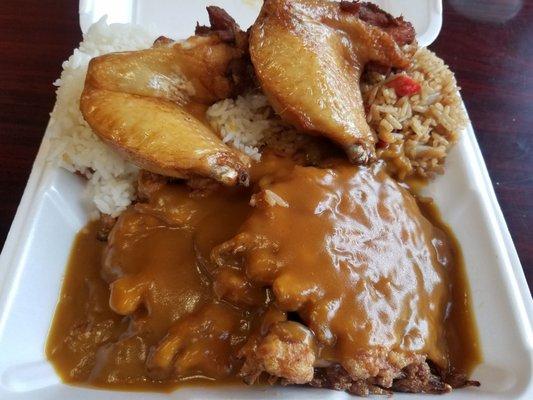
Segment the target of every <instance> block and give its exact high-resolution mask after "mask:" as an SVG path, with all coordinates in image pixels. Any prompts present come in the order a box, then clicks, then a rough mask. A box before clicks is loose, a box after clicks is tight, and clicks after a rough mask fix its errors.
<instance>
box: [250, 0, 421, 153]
mask: <svg viewBox="0 0 533 400" xmlns="http://www.w3.org/2000/svg"><path fill="white" fill-rule="evenodd" d="M413 39H414V31H413V29H412V27H411V26H410V25H409V24H407V23H405V22H403V20H401V19H394V18H392V17H391V16H389V15H388V14H386V13H384V12H383V11H381V10H379V9H377V8H373V7H371V6H370V5H368V4H366V3H362V4H360V3H358V2H354V3H349V2H342V3H338V2H333V1H323V0H296V1H292V0H266V1H265V2H264V4H263V8H262V10H261V13H260V15H259V17H258V19H257V21H256V22H255V23H254V25H253V26H252V29H251V33H250V55H251V59H252V63H253V65H254V68H255V72H256V74H257V77H258V79H259V82H260V83H261V86H262V89H263V91H264V92H265V94H266V95H267V97H268V99H269V101H270V103H271V104H272V106H273V107H274V109H275V110H276V112H277V113H278V114H279V115H280V116H281V117H282V118H283V119H284V120H286V121H287V122H289V123H290V124H292V125H294V126H295V127H297V128H298V129H300V130H302V131H303V132H306V133H308V134H311V135H322V136H326V137H328V138H330V139H332V140H333V141H335V142H336V143H338V144H339V145H341V146H342V147H343V148H344V150H345V151H346V153H347V155H348V157H349V158H350V160H351V161H352V162H354V163H359V164H364V163H367V162H369V161H370V160H372V159H373V157H374V144H375V138H374V134H373V132H372V130H371V129H370V127H369V126H368V124H367V122H366V116H365V111H364V107H363V101H362V98H361V92H360V89H359V80H360V77H361V74H362V72H363V70H364V67H365V65H366V64H367V63H369V62H372V63H373V64H378V65H381V66H387V67H394V68H405V67H407V66H408V65H409V57H408V55H407V54H405V53H404V51H403V50H402V49H401V48H400V45H399V43H400V44H405V43H406V42H409V41H412V40H413Z"/></svg>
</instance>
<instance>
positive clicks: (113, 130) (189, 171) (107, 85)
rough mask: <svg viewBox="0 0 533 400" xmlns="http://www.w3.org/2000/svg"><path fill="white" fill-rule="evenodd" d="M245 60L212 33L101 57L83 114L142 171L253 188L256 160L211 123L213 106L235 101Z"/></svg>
mask: <svg viewBox="0 0 533 400" xmlns="http://www.w3.org/2000/svg"><path fill="white" fill-rule="evenodd" d="M243 54H244V51H243V50H242V49H241V48H239V46H237V45H235V43H228V42H227V41H225V40H223V39H222V38H221V37H220V36H219V35H217V34H216V33H210V34H207V35H205V36H193V37H191V38H189V39H188V40H186V41H185V42H173V41H171V40H170V39H166V38H160V39H158V40H157V41H156V42H155V44H154V46H153V47H152V48H150V49H147V50H141V51H133V52H123V53H112V54H106V55H103V56H100V57H97V58H95V59H93V60H91V62H90V64H89V69H88V71H87V78H86V81H85V88H84V91H83V93H82V96H81V100H80V109H81V112H82V114H83V117H84V118H85V120H86V121H87V123H88V124H89V125H90V126H91V128H92V129H93V130H94V132H95V133H96V134H97V135H98V136H99V137H100V138H101V139H102V140H104V141H105V142H106V143H108V144H109V145H111V146H112V147H113V148H115V149H116V150H117V151H119V152H121V153H122V154H124V155H125V156H126V157H127V158H128V159H129V160H130V161H132V162H133V163H135V164H137V165H138V166H139V167H141V168H144V169H146V170H149V171H151V172H154V173H158V174H162V175H165V176H170V177H176V178H190V177H192V176H198V175H199V176H205V177H210V178H213V179H215V180H217V181H219V182H222V183H224V184H227V185H233V184H236V183H246V182H247V180H248V173H247V169H248V165H249V160H248V158H247V157H246V156H244V155H242V154H240V153H239V152H237V151H236V150H233V149H231V148H229V147H228V146H227V145H225V144H224V143H223V142H222V140H221V139H220V138H219V137H218V136H217V135H216V133H215V132H213V131H212V130H211V128H210V127H209V126H208V125H206V124H205V123H204V122H203V114H204V111H205V109H206V108H207V107H208V106H210V105H211V104H213V103H214V102H216V101H218V100H220V99H224V98H227V97H230V96H231V95H233V92H234V90H235V84H234V81H233V80H232V78H231V66H232V65H234V64H235V63H236V62H238V61H239V60H240V59H241V58H242V57H243ZM147 116H149V118H147Z"/></svg>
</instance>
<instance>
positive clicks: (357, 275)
mask: <svg viewBox="0 0 533 400" xmlns="http://www.w3.org/2000/svg"><path fill="white" fill-rule="evenodd" d="M252 176H253V177H254V183H253V185H252V187H250V188H224V187H222V186H219V185H217V184H215V185H213V184H211V183H206V182H205V181H202V182H197V183H189V185H187V184H184V183H180V182H169V181H168V179H167V178H164V177H159V176H157V175H154V174H149V173H143V174H141V179H140V181H139V188H138V193H139V201H138V202H137V203H136V204H135V205H133V206H130V208H129V209H128V210H126V211H125V212H124V213H123V214H122V215H121V216H120V217H119V218H118V220H117V221H116V223H115V224H114V226H113V228H112V229H111V232H110V234H109V236H108V238H107V242H106V243H104V244H98V241H97V240H96V238H95V236H96V235H95V228H94V227H93V228H90V232H91V233H90V235H92V236H90V235H89V234H85V235H83V234H82V237H83V238H84V239H83V240H82V241H81V242H78V244H77V245H76V246H75V250H74V252H73V258H72V259H71V265H70V267H69V273H68V275H67V277H66V280H65V285H64V288H63V293H62V296H61V298H62V300H61V301H60V304H59V306H58V309H57V311H56V317H55V320H54V326H53V327H52V331H51V335H50V339H49V341H48V347H47V354H48V357H49V358H50V359H51V360H52V362H53V363H54V365H55V366H56V368H57V369H58V371H59V372H60V373H61V375H62V376H63V377H64V379H65V380H67V381H68V382H73V383H89V384H92V385H95V386H101V387H115V388H120V387H124V388H135V387H137V388H143V387H151V388H153V389H162V388H169V387H173V386H175V385H178V384H180V383H183V382H184V381H185V380H188V379H190V378H193V377H204V378H208V379H214V380H216V381H220V380H228V379H236V378H238V377H241V378H243V379H244V380H245V381H247V382H248V383H253V382H256V381H257V379H258V378H260V376H264V377H269V380H270V381H273V380H274V381H275V380H278V381H279V382H281V383H284V384H291V383H292V384H309V385H313V386H319V387H330V388H337V389H342V390H348V391H350V392H351V393H355V394H367V393H385V392H388V391H390V390H401V391H416V392H446V391H449V390H450V389H451V386H452V385H453V386H454V387H460V386H463V385H465V384H470V382H469V381H467V380H466V378H465V375H463V374H464V373H467V372H468V369H469V366H470V364H471V363H472V362H475V359H476V357H475V356H474V357H471V358H469V359H467V360H465V359H462V360H461V357H460V356H459V357H458V356H457V354H456V355H453V354H452V353H453V351H451V349H453V348H457V344H455V345H454V346H452V347H450V346H449V343H448V338H450V337H454V338H456V339H455V340H457V338H461V339H459V341H460V342H461V344H460V346H459V347H462V348H463V349H464V348H465V347H467V346H472V345H473V344H472V342H471V340H472V337H473V336H472V335H469V334H468V331H469V328H468V324H466V325H464V326H455V325H454V324H451V323H450V321H449V318H450V309H451V310H454V309H455V308H457V309H458V311H460V308H461V307H465V304H464V303H463V302H457V303H456V302H455V300H454V297H453V296H452V292H451V289H450V288H451V282H452V277H451V274H452V273H454V271H456V270H457V260H456V258H455V254H456V249H454V247H453V244H452V242H451V241H450V239H449V237H448V236H447V235H446V234H445V233H444V232H443V231H442V230H440V229H439V228H437V227H435V226H434V225H433V224H432V223H431V222H430V221H429V220H428V219H426V217H424V215H423V214H422V213H421V211H420V209H419V208H418V206H417V203H416V201H415V199H414V198H413V197H412V196H411V195H410V194H409V192H408V191H407V190H406V189H404V188H402V187H400V186H399V185H398V184H397V183H396V182H395V181H394V180H392V179H391V178H389V177H388V176H387V174H386V173H385V172H384V170H383V168H382V167H381V166H380V165H374V166H372V167H355V166H353V165H348V164H346V163H345V162H344V161H341V160H338V161H335V162H333V164H328V165H326V166H324V167H323V168H317V167H304V166H298V165H295V164H294V163H293V162H291V161H290V160H288V159H286V158H281V157H277V156H273V155H269V156H267V157H265V159H264V160H263V162H262V163H261V164H259V165H258V166H256V168H255V170H254V171H252ZM251 199H252V200H251ZM250 204H252V205H250ZM93 225H94V223H93ZM91 229H92V230H91ZM79 240H80V239H79ZM100 243H101V242H100ZM94 246H96V247H97V251H95V248H94ZM87 247H89V250H90V252H92V253H91V254H90V256H87V253H88V252H89V250H87ZM76 255H80V256H82V257H83V258H82V259H79V258H77V257H76ZM91 260H93V261H91ZM462 296H463V299H464V293H463V294H462ZM70 299H75V301H73V302H72V301H70ZM459 330H461V332H459ZM463 339H465V340H466V342H463V341H462V340H463ZM474 341H475V340H474ZM457 360H459V361H457ZM454 363H455V364H454Z"/></svg>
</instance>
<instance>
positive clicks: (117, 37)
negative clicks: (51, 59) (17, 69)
mask: <svg viewBox="0 0 533 400" xmlns="http://www.w3.org/2000/svg"><path fill="white" fill-rule="evenodd" d="M156 37H157V36H156V35H155V34H153V33H150V32H148V31H146V30H144V29H143V28H140V27H138V26H135V25H131V24H111V25H108V24H107V23H106V20H105V18H102V19H101V20H100V21H98V22H97V23H96V24H94V25H92V26H91V28H90V29H89V31H88V32H87V33H86V34H85V35H84V36H83V41H82V42H81V43H80V46H79V48H78V49H75V50H74V53H73V54H72V55H71V56H70V57H69V59H68V60H67V61H65V62H64V63H63V72H62V73H61V77H60V78H59V79H58V80H57V81H56V82H54V85H56V86H58V89H57V92H56V94H57V100H56V105H55V107H54V110H53V111H52V114H51V118H50V131H51V132H50V133H51V138H50V141H51V143H50V144H51V146H50V147H51V149H52V151H51V157H50V159H49V162H52V163H55V164H58V165H59V166H61V167H63V168H65V169H67V170H69V171H71V172H78V173H81V174H82V175H84V176H85V177H87V179H88V183H87V189H86V195H87V196H88V198H89V199H91V200H92V203H93V204H94V206H95V207H96V209H97V210H98V211H100V212H102V213H104V214H110V215H112V216H117V215H118V214H120V213H121V212H122V211H123V210H124V209H125V208H126V207H127V206H128V205H129V204H130V203H131V201H132V200H133V198H134V195H135V189H134V182H135V179H136V177H137V173H138V168H137V167H136V166H134V165H133V164H131V163H129V162H128V161H126V160H125V159H124V158H123V157H121V156H120V155H118V154H117V153H116V152H115V151H113V150H112V149H111V148H109V147H108V146H107V145H105V144H104V143H103V142H102V141H101V140H100V139H99V138H98V137H97V136H96V135H95V134H94V133H93V132H92V130H91V128H90V127H89V125H88V124H87V123H86V122H85V120H84V119H83V116H82V115H81V112H80V109H79V101H80V96H81V92H82V90H83V86H84V83H85V75H86V73H87V65H88V63H89V60H90V59H91V58H93V57H96V56H99V55H101V54H105V53H110V52H114V51H127V50H139V49H144V48H148V47H150V46H151V45H152V43H153V41H154V40H155V39H156Z"/></svg>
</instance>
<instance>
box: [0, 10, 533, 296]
mask: <svg viewBox="0 0 533 400" xmlns="http://www.w3.org/2000/svg"><path fill="white" fill-rule="evenodd" d="M528 3H529V4H528ZM22 4H23V5H22ZM531 21H533V1H528V0H525V1H522V0H445V1H444V24H443V27H442V31H441V34H440V36H439V38H438V40H437V41H436V42H435V43H434V44H433V45H432V46H431V48H432V49H433V50H434V51H436V52H437V54H438V55H439V56H440V57H442V58H443V59H444V60H445V61H446V62H447V63H448V64H449V65H450V67H451V69H452V70H453V71H455V73H456V75H457V79H458V81H459V84H460V86H461V87H462V95H463V99H464V101H465V103H466V106H467V109H468V111H469V114H470V118H471V119H472V122H473V125H474V129H475V131H476V134H477V139H478V141H479V144H480V146H481V150H482V153H483V156H484V158H485V162H486V163H487V167H488V170H489V173H490V175H491V178H492V181H493V184H494V187H495V189H496V193H497V196H498V200H499V202H500V205H501V207H502V210H503V213H504V215H505V219H506V221H507V224H508V226H509V229H510V231H511V235H512V237H513V240H514V243H515V245H516V248H517V250H518V254H519V256H520V260H521V261H522V265H523V268H524V271H525V274H526V278H527V280H528V283H529V285H530V287H533V240H532V235H531V233H530V232H531V230H532V228H531V226H532V225H533V178H532V177H533V173H532V171H531V170H530V168H531V169H533V152H532V151H530V150H531V147H532V145H533V135H532V132H531V131H532V129H533V23H532V22H531ZM80 40H81V32H80V28H79V24H78V2H77V1H72V0H71V1H66V0H61V1H60V0H26V1H24V2H20V1H17V0H2V1H1V2H0V49H1V53H0V54H1V56H0V199H1V201H0V244H3V242H4V241H5V238H6V235H7V232H8V231H9V227H10V225H11V222H12V220H13V217H14V215H15V212H16V210H17V206H18V203H19V201H20V198H21V196H22V193H23V190H24V187H25V185H26V181H27V179H28V176H29V173H30V170H31V167H32V163H33V160H34V158H35V156H36V154H37V150H38V149H39V144H40V142H41V139H42V135H43V133H44V131H45V127H46V124H47V122H48V118H49V113H50V111H51V110H52V107H53V105H54V101H55V93H54V87H53V86H52V82H53V81H54V80H55V79H56V78H57V77H59V74H60V71H61V63H62V61H63V60H65V59H66V58H68V56H69V55H70V53H71V52H72V50H73V49H74V48H75V47H76V46H77V45H78V43H79V41H80Z"/></svg>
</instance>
